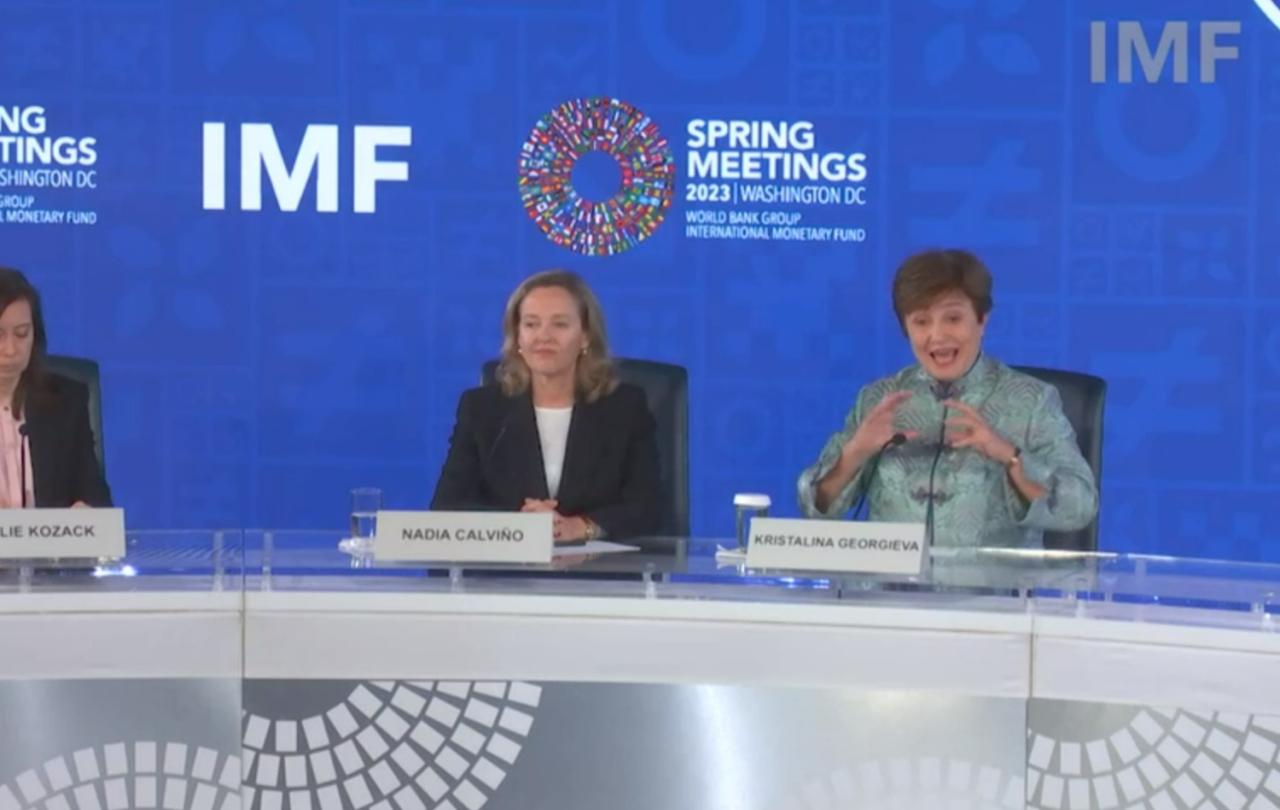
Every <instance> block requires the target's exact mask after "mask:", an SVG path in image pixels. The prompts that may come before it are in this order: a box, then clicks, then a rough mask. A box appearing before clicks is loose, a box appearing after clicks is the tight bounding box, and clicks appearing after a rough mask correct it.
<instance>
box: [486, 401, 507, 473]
mask: <svg viewBox="0 0 1280 810" xmlns="http://www.w3.org/2000/svg"><path fill="white" fill-rule="evenodd" d="M510 425H511V412H510V411H507V413H506V415H505V416H503V417H502V423H501V424H499V425H498V435H497V436H494V437H493V443H492V444H490V445H489V452H487V453H485V454H484V461H485V463H486V464H488V463H489V462H490V461H493V454H494V453H496V452H497V451H498V445H499V444H501V443H502V437H503V436H506V435H507V428H508V427H509V426H510Z"/></svg>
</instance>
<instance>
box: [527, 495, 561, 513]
mask: <svg viewBox="0 0 1280 810" xmlns="http://www.w3.org/2000/svg"><path fill="white" fill-rule="evenodd" d="M559 505H560V504H559V503H558V502H557V501H556V499H555V498H548V499H547V500H545V501H540V500H538V499H537V498H525V499H524V505H523V506H521V507H520V511H521V512H554V511H556V507H557V506H559Z"/></svg>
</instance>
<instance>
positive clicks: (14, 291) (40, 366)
mask: <svg viewBox="0 0 1280 810" xmlns="http://www.w3.org/2000/svg"><path fill="white" fill-rule="evenodd" d="M14 301H26V302H27V305H28V306H30V307H31V327H32V330H31V331H32V341H31V361H30V362H29V363H27V368H26V370H25V371H23V372H22V376H21V377H20V378H18V387H17V388H15V389H14V390H13V402H11V403H10V408H11V412H12V413H13V416H14V418H15V419H18V418H21V416H22V406H23V405H25V404H26V402H27V400H28V399H30V398H31V397H32V396H39V395H40V393H41V392H43V390H44V387H45V373H44V356H45V353H46V352H47V351H48V349H49V341H48V337H47V335H46V334H45V331H44V313H43V312H42V311H41V308H40V293H39V292H37V291H36V288H35V287H34V286H32V284H31V282H30V281H27V277H26V276H24V275H23V274H22V272H21V271H20V270H14V269H12V268H9V267H0V312H4V311H5V310H6V309H8V308H9V305H10V304H12V303H13V302H14Z"/></svg>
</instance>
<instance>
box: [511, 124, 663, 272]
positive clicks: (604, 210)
mask: <svg viewBox="0 0 1280 810" xmlns="http://www.w3.org/2000/svg"><path fill="white" fill-rule="evenodd" d="M591 152H603V153H605V154H606V155H608V156H610V157H612V158H613V159H614V160H615V161H617V163H618V168H619V169H620V170H621V173H622V180H621V186H620V188H619V189H618V192H617V193H616V194H614V195H613V196H612V197H610V198H609V199H607V200H599V201H594V200H588V199H585V198H584V197H583V196H582V195H581V194H580V193H579V192H578V191H576V190H575V189H574V187H573V169H574V167H575V166H576V165H577V164H578V161H579V160H581V159H582V157H583V156H584V155H587V154H590V153H591ZM675 177H676V164H675V160H674V159H673V158H672V156H671V147H670V146H669V145H668V143H667V139H666V138H665V137H663V135H662V133H661V132H659V131H658V126H657V124H655V123H654V122H653V119H651V118H649V116H647V115H645V114H644V113H643V112H641V111H640V110H637V109H636V108H635V107H633V106H631V105H630V104H628V103H626V102H625V101H619V100H618V99H615V98H583V99H575V100H573V101H566V102H565V103H564V104H561V105H560V106H559V107H557V108H555V109H554V110H552V111H551V112H550V113H548V114H547V115H545V116H543V117H542V118H541V119H540V120H539V121H538V123H537V124H536V125H534V127H533V131H532V132H530V133H529V138H528V140H526V141H525V143H524V146H523V147H522V148H521V150H520V198H521V200H522V201H523V202H524V208H525V211H527V212H528V213H529V217H530V218H531V219H532V220H533V221H534V222H536V223H538V227H539V228H541V229H542V231H543V233H545V234H546V235H547V238H548V239H550V240H551V241H552V242H555V243H556V244H557V245H560V246H562V247H567V248H569V249H570V250H572V251H575V252H577V253H581V254H583V255H586V256H612V255H614V254H617V253H622V252H624V251H627V250H630V249H631V248H633V247H635V246H636V245H637V244H639V243H640V242H643V241H644V240H645V239H647V238H649V236H651V235H652V234H653V232H654V231H656V230H657V229H658V226H659V225H661V224H662V220H663V217H665V216H666V214H667V209H668V208H670V207H671V197H672V193H673V191H672V190H673V189H674V188H675Z"/></svg>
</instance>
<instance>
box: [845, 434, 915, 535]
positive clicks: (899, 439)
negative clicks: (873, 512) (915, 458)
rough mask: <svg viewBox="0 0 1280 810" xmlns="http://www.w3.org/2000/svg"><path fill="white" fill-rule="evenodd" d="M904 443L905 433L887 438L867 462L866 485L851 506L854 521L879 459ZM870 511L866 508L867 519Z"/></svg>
mask: <svg viewBox="0 0 1280 810" xmlns="http://www.w3.org/2000/svg"><path fill="white" fill-rule="evenodd" d="M906 441H907V434H905V433H895V434H893V436H891V437H890V438H889V441H887V442H885V443H884V444H882V445H880V449H879V450H877V451H876V454H875V455H874V456H872V457H871V460H870V461H869V462H867V476H866V479H867V480H866V483H864V484H863V485H862V494H861V495H859V496H858V502H857V503H855V504H854V505H853V519H854V520H857V519H858V512H860V511H861V510H862V504H863V503H864V502H865V501H867V494H868V493H869V492H870V491H871V480H872V479H873V478H875V475H876V470H877V469H878V468H879V467H880V457H881V456H883V455H884V454H885V451H886V450H890V449H892V448H894V447H900V446H901V445H903V444H906ZM870 509H871V507H870V506H868V507H867V511H868V517H869V516H870Z"/></svg>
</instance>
